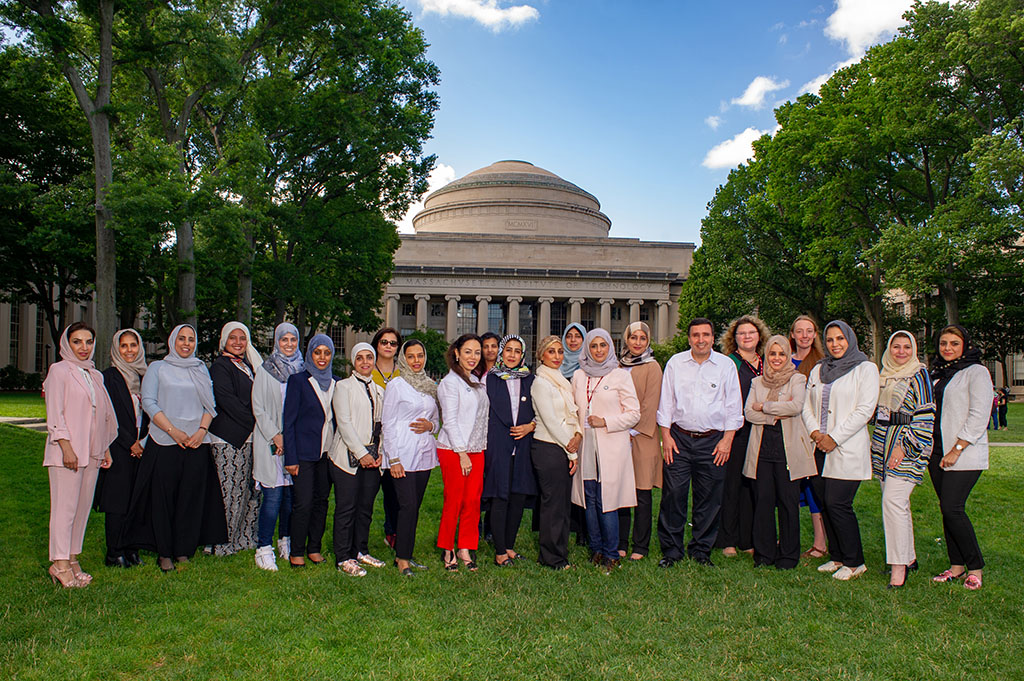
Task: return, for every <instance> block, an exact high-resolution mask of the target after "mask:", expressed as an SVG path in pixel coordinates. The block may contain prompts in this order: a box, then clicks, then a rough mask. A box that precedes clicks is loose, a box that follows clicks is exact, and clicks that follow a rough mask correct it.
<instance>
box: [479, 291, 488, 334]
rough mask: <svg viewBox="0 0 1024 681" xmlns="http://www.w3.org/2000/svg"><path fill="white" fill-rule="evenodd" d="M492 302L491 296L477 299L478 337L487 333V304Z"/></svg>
mask: <svg viewBox="0 0 1024 681" xmlns="http://www.w3.org/2000/svg"><path fill="white" fill-rule="evenodd" d="M490 302H491V297H490V296H477V297H476V335H478V336H481V335H483V334H485V333H487V304H488V303H490Z"/></svg>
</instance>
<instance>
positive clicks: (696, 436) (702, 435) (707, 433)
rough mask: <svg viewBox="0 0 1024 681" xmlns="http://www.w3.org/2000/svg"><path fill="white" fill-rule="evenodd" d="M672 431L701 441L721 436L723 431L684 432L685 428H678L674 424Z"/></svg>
mask: <svg viewBox="0 0 1024 681" xmlns="http://www.w3.org/2000/svg"><path fill="white" fill-rule="evenodd" d="M671 430H674V431H675V432H677V433H679V434H680V435H686V436H687V437H692V438H693V439H695V440H700V439H702V438H705V437H713V436H715V435H721V434H722V431H720V430H704V431H697V430H684V429H683V428H680V427H679V426H677V425H676V424H674V423H673V424H672V428H671Z"/></svg>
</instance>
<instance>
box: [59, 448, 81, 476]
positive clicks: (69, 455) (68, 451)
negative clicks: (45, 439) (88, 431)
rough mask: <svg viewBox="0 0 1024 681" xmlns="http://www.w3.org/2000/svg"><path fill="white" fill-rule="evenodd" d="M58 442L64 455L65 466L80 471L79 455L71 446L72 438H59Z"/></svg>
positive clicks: (70, 469)
mask: <svg viewBox="0 0 1024 681" xmlns="http://www.w3.org/2000/svg"><path fill="white" fill-rule="evenodd" d="M57 444H58V445H60V451H61V454H62V455H63V464H64V468H67V469H68V470H69V471H74V472H76V473H77V472H78V455H77V454H75V450H73V449H72V448H71V441H70V440H57Z"/></svg>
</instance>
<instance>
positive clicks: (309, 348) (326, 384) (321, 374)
mask: <svg viewBox="0 0 1024 681" xmlns="http://www.w3.org/2000/svg"><path fill="white" fill-rule="evenodd" d="M321 345H325V346H327V347H328V348H330V350H331V360H332V361H333V360H334V341H332V340H331V337H330V336H328V335H327V334H323V333H318V334H316V335H314V336H313V337H312V338H310V339H309V343H307V344H306V359H305V360H304V361H303V364H302V366H303V368H304V369H305V370H306V371H308V372H309V375H310V376H312V377H313V378H315V379H316V383H317V385H319V386H320V389H321V390H328V389H329V388H330V387H331V383H332V382H333V381H334V372H333V371H332V367H331V365H330V364H328V365H327V366H326V367H324V368H323V369H318V368H317V367H316V365H315V364H313V351H314V350H316V349H317V348H318V347H320V346H321Z"/></svg>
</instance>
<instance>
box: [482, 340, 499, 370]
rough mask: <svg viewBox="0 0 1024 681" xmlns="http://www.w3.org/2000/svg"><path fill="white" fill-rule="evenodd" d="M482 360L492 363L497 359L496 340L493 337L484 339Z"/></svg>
mask: <svg viewBox="0 0 1024 681" xmlns="http://www.w3.org/2000/svg"><path fill="white" fill-rule="evenodd" d="M481 351H482V352H483V357H484V361H485V362H487V363H488V364H490V365H493V364H494V363H495V362H497V361H498V341H497V339H495V338H488V339H487V340H485V341H484V344H483V348H482V350H481Z"/></svg>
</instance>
